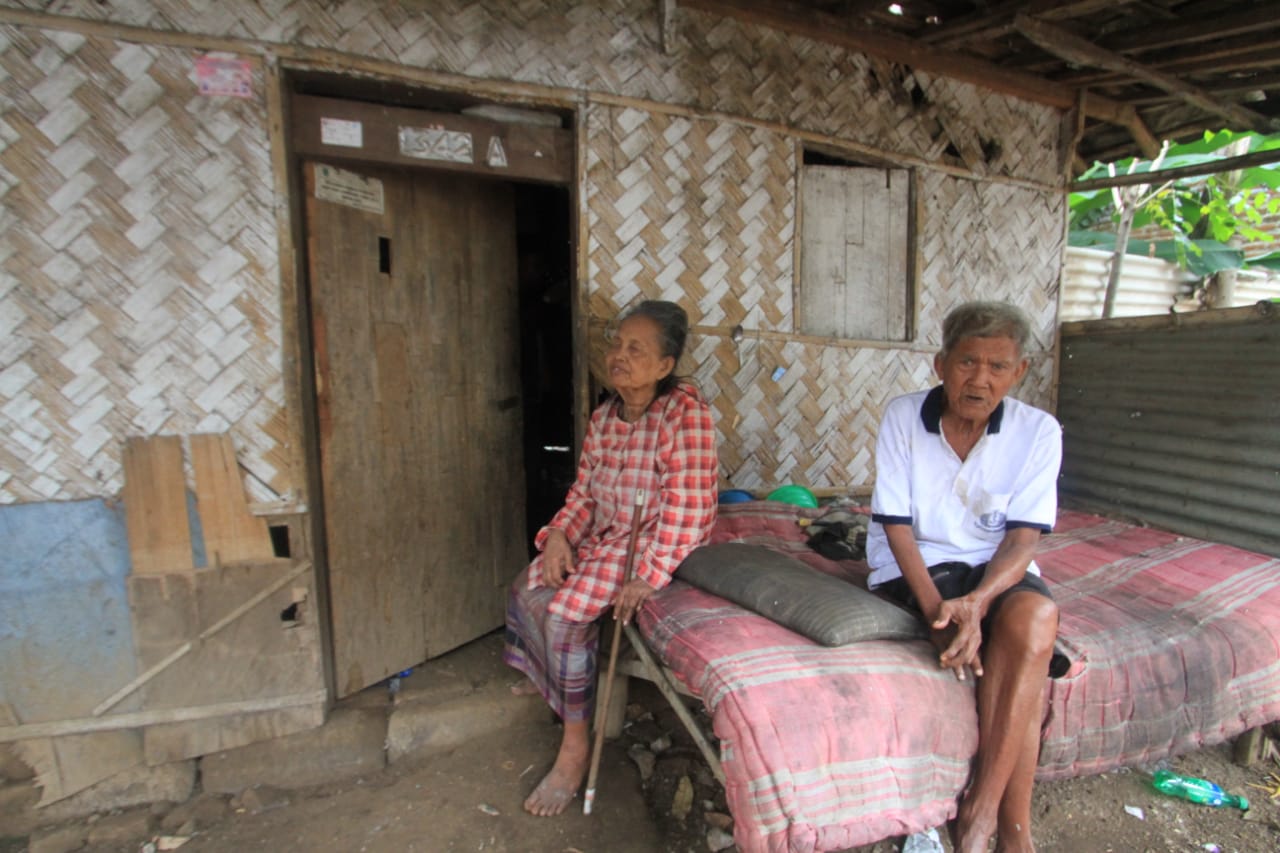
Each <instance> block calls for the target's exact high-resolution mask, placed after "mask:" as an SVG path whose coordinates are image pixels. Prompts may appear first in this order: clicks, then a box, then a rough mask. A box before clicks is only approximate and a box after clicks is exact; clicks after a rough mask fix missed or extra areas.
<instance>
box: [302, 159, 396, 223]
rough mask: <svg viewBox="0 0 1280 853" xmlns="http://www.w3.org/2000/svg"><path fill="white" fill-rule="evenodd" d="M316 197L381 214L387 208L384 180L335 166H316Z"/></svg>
mask: <svg viewBox="0 0 1280 853" xmlns="http://www.w3.org/2000/svg"><path fill="white" fill-rule="evenodd" d="M316 198H318V199H320V200H322V201H331V202H333V203H334V204H342V205H346V206H347V207H355V208H359V209H360V210H367V211H369V212H370V213H378V214H381V213H382V212H383V211H384V210H385V209H386V207H385V202H384V201H383V194H382V181H380V180H378V179H377V178H366V177H365V176H364V175H357V174H356V173H355V172H348V171H346V170H345V169H337V168H334V167H333V166H324V165H319V166H316Z"/></svg>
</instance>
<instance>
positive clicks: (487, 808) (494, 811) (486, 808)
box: [476, 803, 502, 817]
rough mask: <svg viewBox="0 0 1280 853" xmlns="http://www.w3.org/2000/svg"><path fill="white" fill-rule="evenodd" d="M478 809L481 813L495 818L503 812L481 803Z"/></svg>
mask: <svg viewBox="0 0 1280 853" xmlns="http://www.w3.org/2000/svg"><path fill="white" fill-rule="evenodd" d="M476 808H478V809H479V810H480V811H482V812H484V813H485V814H487V815H491V816H493V817H497V816H498V815H500V814H502V812H500V811H498V810H497V809H496V808H494V807H493V806H491V805H489V804H488V803H481V804H480V805H478V806H476Z"/></svg>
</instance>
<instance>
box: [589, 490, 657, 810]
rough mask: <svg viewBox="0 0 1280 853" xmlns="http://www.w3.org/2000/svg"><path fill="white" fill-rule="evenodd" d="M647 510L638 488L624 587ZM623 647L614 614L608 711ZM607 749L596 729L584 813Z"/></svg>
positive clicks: (601, 729)
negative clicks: (644, 512) (619, 652)
mask: <svg viewBox="0 0 1280 853" xmlns="http://www.w3.org/2000/svg"><path fill="white" fill-rule="evenodd" d="M643 508H644V489H636V500H635V505H634V506H633V507H632V510H631V538H630V539H628V540H627V560H626V565H625V567H624V568H623V572H622V585H623V586H624V587H625V586H626V585H627V582H628V581H630V580H631V570H632V569H633V568H634V567H635V566H634V564H635V559H636V539H638V538H639V537H640V510H641V509H643ZM620 645H622V620H621V619H619V618H618V614H617V611H615V612H614V614H613V645H612V646H610V647H609V670H608V672H606V673H605V677H604V696H603V697H602V699H603V702H604V704H603V705H602V706H601V707H604V708H608V707H609V700H610V699H612V698H613V679H614V675H615V673H616V671H617V667H618V646H620ZM603 750H604V724H603V723H601V724H600V725H599V726H598V727H597V728H596V741H595V745H594V746H593V747H592V749H591V769H590V770H589V771H588V772H587V792H586V794H584V795H583V797H582V813H583V814H591V804H592V803H593V802H594V801H595V798H596V777H597V776H598V775H599V774H600V753H601V752H602V751H603Z"/></svg>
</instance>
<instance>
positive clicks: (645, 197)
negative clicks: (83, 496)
mask: <svg viewBox="0 0 1280 853" xmlns="http://www.w3.org/2000/svg"><path fill="white" fill-rule="evenodd" d="M585 120H586V122H587V131H588V132H587V139H588V149H587V182H586V186H587V191H586V206H587V223H588V231H589V236H588V244H587V254H588V258H589V273H588V277H589V279H590V282H591V289H590V305H591V313H592V315H593V316H595V317H601V318H608V317H610V316H612V315H613V313H614V312H615V311H616V310H617V309H618V308H620V307H625V306H626V305H628V304H629V303H631V302H633V301H635V300H636V299H637V298H638V297H639V296H640V294H641V293H642V292H643V293H644V295H645V296H646V297H648V298H662V299H670V300H672V301H674V302H679V303H680V304H681V305H682V306H684V308H685V310H686V311H688V312H689V316H690V317H691V318H698V320H697V322H699V323H702V324H707V325H729V326H732V325H735V324H737V323H744V324H745V323H750V324H751V325H752V326H754V327H755V328H762V329H775V330H777V329H781V330H785V331H790V328H791V313H792V305H791V282H792V266H793V265H792V251H793V244H794V229H793V223H794V220H795V174H796V162H795V160H796V158H795V146H794V143H793V142H792V141H791V140H789V139H787V138H786V137H784V136H780V135H778V134H774V133H769V132H767V131H763V130H751V129H746V128H742V127H740V126H738V125H734V124H727V123H724V122H713V121H704V120H691V119H687V118H680V117H672V116H667V115H658V114H654V113H649V112H646V111H643V110H638V109H627V108H613V107H601V106H591V107H589V108H588V110H587V113H586V116H585Z"/></svg>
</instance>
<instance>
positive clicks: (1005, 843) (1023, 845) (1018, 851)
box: [996, 823, 1036, 853]
mask: <svg viewBox="0 0 1280 853" xmlns="http://www.w3.org/2000/svg"><path fill="white" fill-rule="evenodd" d="M996 853H1036V845H1035V842H1033V841H1032V840H1031V826H1030V824H1027V825H1023V824H1020V823H1014V824H1012V825H1005V824H1001V825H1000V828H999V829H997V830H996Z"/></svg>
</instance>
